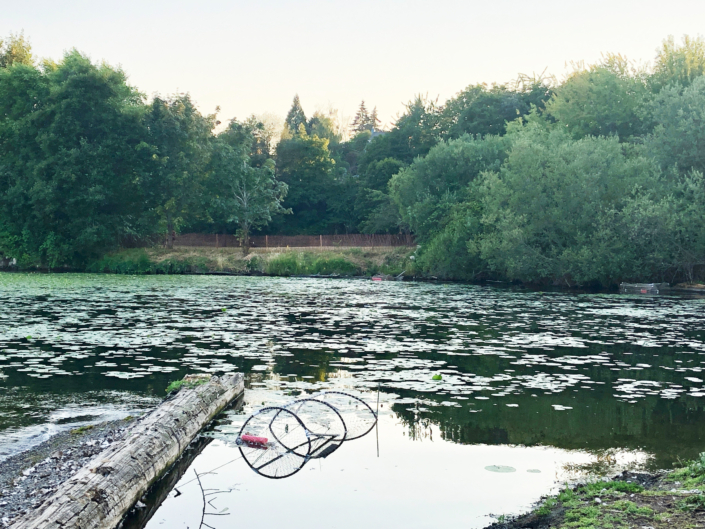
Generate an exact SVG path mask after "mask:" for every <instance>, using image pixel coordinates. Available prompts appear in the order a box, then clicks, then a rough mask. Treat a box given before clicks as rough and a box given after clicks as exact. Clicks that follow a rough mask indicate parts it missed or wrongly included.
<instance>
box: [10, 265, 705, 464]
mask: <svg viewBox="0 0 705 529" xmlns="http://www.w3.org/2000/svg"><path fill="white" fill-rule="evenodd" d="M0 304H2V306H3V307H11V310H4V311H2V312H1V313H0V431H5V432H7V431H9V430H10V429H14V430H13V431H14V432H15V434H16V433H17V428H18V427H34V426H37V425H40V426H41V425H46V424H48V423H50V422H51V419H50V418H51V416H52V413H53V412H54V411H55V410H58V409H62V408H63V407H64V406H65V402H66V401H67V399H70V400H72V401H73V402H78V403H80V402H82V401H84V400H85V401H88V402H90V401H91V398H95V397H91V395H97V394H100V395H101V397H100V399H103V400H102V401H101V402H103V401H104V402H107V403H109V404H111V405H114V406H116V409H126V408H127V407H129V406H130V405H129V404H128V402H130V401H131V400H132V399H136V398H137V397H140V398H154V397H157V396H160V395H163V390H164V388H165V387H166V385H167V384H168V382H169V381H170V380H173V379H176V378H179V377H181V376H183V375H184V374H186V373H187V372H210V373H221V372H227V371H233V370H239V371H243V372H245V373H246V374H248V385H249V386H248V387H250V388H266V389H268V390H272V391H274V390H278V391H282V392H286V393H288V394H290V395H294V394H298V393H300V392H311V391H316V390H320V389H323V388H339V389H340V388H343V389H344V388H354V389H357V390H365V389H371V388H375V389H376V388H377V386H378V385H381V390H382V392H383V393H386V394H387V395H390V396H391V395H394V396H396V397H397V400H396V402H395V403H394V404H392V406H393V412H394V413H395V414H396V415H397V416H398V418H399V421H401V424H402V425H404V428H405V429H406V430H407V431H408V432H409V435H411V436H412V438H417V436H418V435H420V434H419V433H418V432H422V431H424V430H425V429H427V428H426V427H425V426H424V425H435V426H436V427H437V435H440V436H442V438H443V439H446V440H448V441H451V442H454V443H460V444H476V443H487V444H520V445H527V446H534V445H550V446H555V447H560V448H565V449H589V450H595V451H604V450H610V449H622V448H624V449H628V450H642V451H645V452H646V453H649V454H651V455H652V456H653V457H652V460H651V462H650V464H651V465H653V466H660V467H664V466H668V465H670V463H671V462H672V461H673V460H674V459H676V458H677V457H682V458H687V457H693V456H694V455H695V454H697V452H698V451H701V450H702V440H703V438H704V437H703V434H704V433H705V432H703V428H705V426H703V425H704V424H705V421H703V418H704V417H703V398H702V397H703V396H705V387H704V386H703V379H704V378H705V377H703V375H702V370H703V364H705V358H702V356H703V355H705V347H704V345H703V343H704V342H703V339H702V338H703V333H705V323H704V321H705V320H704V319H703V300H699V299H684V298H676V297H649V298H642V297H629V296H622V295H588V294H585V295H575V294H566V293H541V292H527V291H520V290H511V289H496V288H489V287H480V286H469V285H443V284H440V285H435V284H410V283H396V282H389V283H373V282H371V281H352V280H350V281H348V280H338V281H333V280H331V281H321V280H306V279H283V278H233V277H225V278H224V277H183V276H181V277H124V276H91V275H75V274H66V275H51V276H47V275H44V276H42V275H22V274H2V275H0ZM223 309H226V310H225V311H224V310H223ZM434 375H441V380H433V377H434ZM118 395H119V397H118ZM8 442H10V441H8V438H7V436H5V437H4V439H0V446H2V445H3V443H4V446H7V444H8ZM0 454H2V451H0ZM0 457H2V456H1V455H0Z"/></svg>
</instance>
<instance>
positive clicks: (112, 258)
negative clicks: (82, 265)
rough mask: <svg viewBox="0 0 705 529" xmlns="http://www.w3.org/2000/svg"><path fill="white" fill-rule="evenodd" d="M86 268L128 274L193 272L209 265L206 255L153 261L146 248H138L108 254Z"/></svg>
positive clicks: (89, 270) (202, 269) (206, 269)
mask: <svg viewBox="0 0 705 529" xmlns="http://www.w3.org/2000/svg"><path fill="white" fill-rule="evenodd" d="M86 269H87V271H88V272H106V273H112V274H127V275H141V274H191V273H203V272H206V271H208V270H209V266H208V260H207V259H206V258H205V257H197V258H190V259H175V258H171V259H163V260H161V261H153V260H152V259H150V257H149V255H147V252H146V251H145V250H143V249H137V250H127V251H122V252H119V253H113V254H107V255H105V256H104V257H102V258H101V259H98V260H96V261H93V262H92V263H90V264H88V266H87V267H86Z"/></svg>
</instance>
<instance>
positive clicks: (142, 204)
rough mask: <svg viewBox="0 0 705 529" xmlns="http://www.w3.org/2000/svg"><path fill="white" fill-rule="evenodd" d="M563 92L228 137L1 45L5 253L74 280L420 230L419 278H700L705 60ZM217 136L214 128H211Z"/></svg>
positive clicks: (604, 66)
mask: <svg viewBox="0 0 705 529" xmlns="http://www.w3.org/2000/svg"><path fill="white" fill-rule="evenodd" d="M573 66H574V71H573V72H572V73H571V74H570V75H568V76H567V77H566V78H565V79H564V80H562V81H560V82H558V81H557V80H556V79H554V78H551V77H547V76H545V75H534V76H524V75H521V76H519V77H518V78H517V79H516V80H515V81H513V82H511V83H506V84H495V85H491V86H487V85H484V84H478V85H472V86H469V87H467V88H466V89H464V90H462V91H460V92H459V93H458V94H456V96H454V97H453V98H451V99H450V100H448V101H446V102H445V103H444V104H440V103H439V102H438V101H437V100H433V99H430V98H428V97H426V96H422V95H419V96H416V97H415V98H413V99H412V100H411V101H410V102H409V103H408V104H407V105H406V107H405V110H404V111H403V113H402V114H401V115H400V116H398V117H397V119H396V120H395V122H394V124H393V125H392V126H391V127H390V128H389V130H387V131H382V130H380V129H381V124H380V122H379V118H378V117H377V110H376V108H374V109H373V110H372V111H371V112H370V111H368V110H367V106H366V104H365V103H364V102H363V103H362V104H361V105H360V108H359V110H358V112H357V114H356V115H355V118H354V120H353V122H352V125H351V127H350V128H349V129H348V130H346V129H345V126H344V124H343V125H341V123H340V120H339V119H337V116H336V112H335V111H328V112H324V111H318V112H315V113H314V114H313V115H311V116H310V117H307V116H306V114H305V112H304V110H303V107H302V105H301V102H300V100H299V98H298V96H296V97H295V98H294V101H293V103H292V107H291V109H290V110H289V113H288V114H287V116H286V119H285V122H284V125H283V130H275V129H273V128H272V127H271V126H269V125H268V124H265V123H263V122H262V120H260V119H258V118H256V117H255V116H252V117H250V118H247V119H245V120H242V121H238V120H235V119H233V120H231V121H229V122H228V123H227V125H226V126H225V127H224V128H223V129H222V131H221V132H219V133H217V134H216V133H215V130H216V128H217V127H218V126H219V125H221V124H220V122H219V121H218V117H217V114H213V115H202V114H201V113H200V112H199V111H198V110H197V108H196V106H195V104H194V102H193V101H192V100H191V98H190V96H189V95H188V94H175V95H172V96H169V97H162V96H155V97H153V98H152V99H151V100H148V98H147V97H146V96H145V95H144V94H142V93H140V92H139V91H138V90H137V89H136V88H134V87H132V86H130V85H129V84H128V83H127V79H126V76H125V74H124V72H122V71H121V70H120V69H115V68H113V67H111V66H109V65H106V64H102V63H101V64H94V63H92V62H91V61H90V60H89V59H88V58H87V57H85V56H84V55H82V54H81V53H79V52H77V51H75V50H73V51H70V52H68V53H67V54H66V55H65V56H64V57H63V59H62V60H61V61H60V62H58V63H54V62H52V61H49V60H42V61H37V60H36V59H35V58H34V57H33V56H32V54H31V48H30V47H29V44H28V43H27V42H26V40H24V37H22V36H21V35H20V36H11V37H10V38H9V39H6V41H5V42H4V43H2V44H0V254H4V255H7V256H13V257H16V258H18V259H20V260H21V261H24V262H27V263H43V264H45V265H48V266H52V267H54V266H59V265H73V266H80V265H81V264H85V263H86V262H88V261H89V260H91V259H94V258H96V257H98V256H100V254H102V253H104V252H106V251H109V250H112V249H115V248H117V247H119V245H120V243H121V241H123V240H125V239H126V238H129V237H135V238H145V237H150V236H153V237H163V236H164V235H166V240H167V245H168V244H171V243H172V242H173V236H174V234H175V233H176V232H178V231H180V230H186V229H188V230H190V231H201V232H211V233H212V232H216V233H236V234H238V235H239V236H240V237H242V238H243V240H247V236H248V235H249V234H250V233H252V232H253V231H257V232H259V233H270V234H287V235H293V234H326V233H355V232H362V233H391V232H404V231H406V232H412V233H414V234H415V236H416V238H417V240H418V241H419V243H420V248H419V250H418V252H417V260H416V263H417V266H418V267H419V268H420V269H421V270H422V271H424V272H425V273H428V274H431V275H436V276H438V277H447V278H456V279H488V278H495V279H509V280H520V281H527V282H544V283H545V282H554V283H560V284H569V285H575V284H581V285H584V284H601V285H605V286H606V285H609V284H612V283H614V282H617V281H621V280H675V279H681V278H683V279H688V280H692V279H693V278H694V277H695V276H696V275H697V273H698V271H699V270H700V269H701V268H702V265H703V264H704V263H703V261H704V260H705V229H703V228H705V226H703V222H704V220H703V211H705V210H704V209H703V208H704V207H705V197H704V196H703V193H705V187H704V185H705V183H704V182H703V176H702V175H703V171H705V167H704V165H705V129H704V128H703V117H705V116H703V114H704V113H705V78H704V77H703V73H704V71H705V43H704V41H703V40H702V39H692V38H688V37H685V38H684V39H683V41H682V42H676V41H675V40H674V39H673V38H669V39H667V40H666V41H664V43H663V45H662V46H661V48H659V50H658V52H657V56H656V58H655V60H654V62H653V65H652V66H650V67H646V66H638V65H635V64H633V63H632V62H630V61H628V60H627V59H626V58H624V57H622V56H621V55H611V54H610V55H605V56H604V57H603V59H602V60H601V61H600V62H598V63H597V64H594V65H584V64H580V63H576V64H574V65H573ZM221 128H222V127H221Z"/></svg>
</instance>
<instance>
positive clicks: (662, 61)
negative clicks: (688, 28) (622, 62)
mask: <svg viewBox="0 0 705 529" xmlns="http://www.w3.org/2000/svg"><path fill="white" fill-rule="evenodd" d="M703 74H705V40H704V39H703V38H702V37H697V38H692V37H689V36H688V35H684V36H683V40H682V44H681V45H680V46H679V45H678V44H676V41H675V39H674V38H673V36H670V37H668V38H667V39H666V40H664V41H663V43H662V44H661V48H660V49H659V50H658V54H657V56H656V63H655V64H654V71H653V75H652V78H651V82H652V84H653V85H654V89H655V90H656V91H658V90H661V89H662V88H664V87H666V86H668V85H669V84H673V83H677V84H679V85H681V86H684V87H685V86H688V85H690V84H691V83H692V82H693V81H694V80H695V79H696V78H698V77H700V76H702V75H703Z"/></svg>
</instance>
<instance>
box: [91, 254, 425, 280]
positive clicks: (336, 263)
mask: <svg viewBox="0 0 705 529" xmlns="http://www.w3.org/2000/svg"><path fill="white" fill-rule="evenodd" d="M411 253H412V251H411V249H410V248H405V247H398V248H383V249H382V248H374V249H369V248H344V249H340V250H334V249H331V250H318V249H310V250H308V249H307V250H284V251H282V252H257V251H256V250H253V252H251V253H250V254H249V255H247V256H245V255H243V253H242V250H241V249H239V248H175V249H173V250H169V249H165V248H136V249H126V250H120V251H118V252H113V253H110V254H107V255H105V256H103V258H101V259H99V260H97V261H95V262H93V263H91V264H90V265H89V266H88V267H87V268H86V270H87V271H88V272H98V273H113V274H129V275H143V274H200V273H213V272H215V273H218V272H225V273H234V274H269V275H275V276H296V275H323V276H329V275H339V276H360V275H367V276H372V275H375V274H386V275H399V274H400V273H402V272H404V271H406V275H414V273H415V269H414V261H412V260H411V259H409V256H410V255H411Z"/></svg>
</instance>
